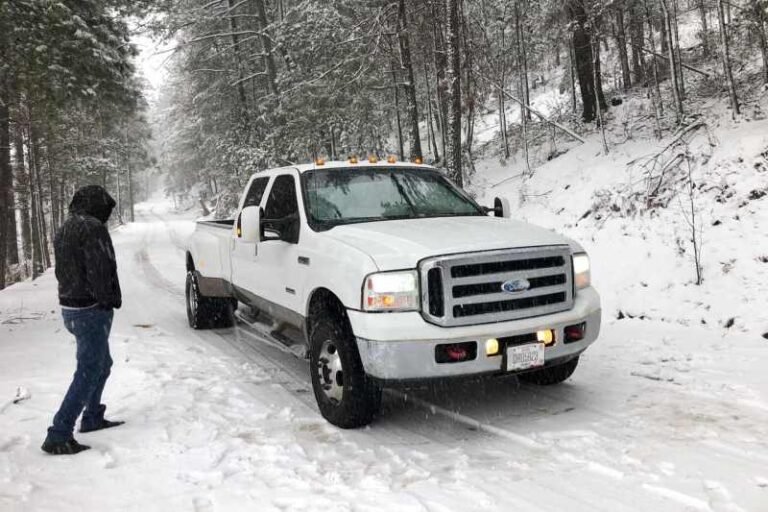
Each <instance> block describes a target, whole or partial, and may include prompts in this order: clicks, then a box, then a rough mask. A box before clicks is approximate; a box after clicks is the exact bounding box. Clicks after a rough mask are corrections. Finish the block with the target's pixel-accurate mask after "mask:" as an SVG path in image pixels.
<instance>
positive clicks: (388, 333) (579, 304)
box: [348, 287, 601, 380]
mask: <svg viewBox="0 0 768 512" xmlns="http://www.w3.org/2000/svg"><path fill="white" fill-rule="evenodd" d="M348 316H349V319H350V323H351V325H352V331H353V332H354V333H355V336H356V338H357V347H358V350H359V352H360V358H361V360H362V363H363V367H364V368H365V371H366V373H367V374H368V375H370V376H372V377H375V378H377V379H381V380H412V379H430V378H440V377H458V376H465V375H476V374H484V373H498V372H501V371H502V369H503V368H502V365H503V364H504V357H503V356H499V355H497V356H486V355H485V340H487V339H489V338H503V337H507V336H517V335H523V334H529V333H533V332H536V331H538V330H542V329H553V330H554V331H555V339H556V342H555V344H554V345H552V346H550V347H547V348H546V349H545V354H544V357H545V361H546V362H548V363H549V362H553V361H557V360H567V359H569V358H571V357H574V356H576V355H578V354H580V353H581V352H583V351H584V350H585V349H586V348H587V347H588V346H589V345H590V344H592V343H593V342H594V341H595V340H596V339H597V336H598V334H599V333H600V318H601V309H600V297H599V295H598V294H597V291H595V289H594V288H591V287H590V288H586V289H584V290H580V291H579V292H578V294H577V295H576V300H575V301H574V306H573V308H572V309H570V310H568V311H563V312H560V313H555V314H551V315H545V316H538V317H534V318H523V319H520V320H512V321H509V322H500V323H495V324H485V325H470V326H464V327H439V326H436V325H433V324H430V323H427V322H426V321H425V320H424V319H423V318H422V316H421V314H420V313H417V312H408V313H362V312H360V311H352V310H350V311H348ZM581 322H586V324H587V330H586V335H585V337H584V338H583V339H582V340H580V341H577V342H573V343H567V344H566V343H563V339H564V335H563V329H564V328H565V327H566V326H568V325H573V324H578V323H581ZM464 341H476V342H477V343H478V350H477V357H476V358H475V359H473V360H471V361H463V362H459V363H437V362H436V361H435V347H436V346H437V345H440V344H444V343H459V342H464Z"/></svg>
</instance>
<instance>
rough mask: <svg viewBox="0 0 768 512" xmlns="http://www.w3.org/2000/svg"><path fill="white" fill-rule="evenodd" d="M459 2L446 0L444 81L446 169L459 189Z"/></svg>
mask: <svg viewBox="0 0 768 512" xmlns="http://www.w3.org/2000/svg"><path fill="white" fill-rule="evenodd" d="M459 1H460V0H446V16H447V20H446V28H447V36H446V39H447V41H448V44H447V48H448V51H447V60H448V68H447V73H446V80H447V83H448V89H449V91H450V102H449V115H448V123H447V124H448V145H449V147H448V148H446V149H447V152H446V159H445V160H446V167H447V169H448V174H449V176H450V177H451V179H452V180H453V181H454V183H456V185H458V186H459V187H463V186H464V175H463V172H462V169H461V159H462V157H461V153H462V151H461V54H460V49H459V42H460V40H459V36H460V30H461V27H460V24H461V18H460V16H459V12H460V11H459Z"/></svg>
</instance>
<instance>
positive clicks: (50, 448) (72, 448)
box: [40, 439, 91, 455]
mask: <svg viewBox="0 0 768 512" xmlns="http://www.w3.org/2000/svg"><path fill="white" fill-rule="evenodd" d="M40 449H42V450H43V451H44V452H45V453H50V454H51V455H75V454H77V453H80V452H84V451H85V450H90V449H91V447H90V446H86V445H84V444H80V443H78V442H77V441H75V440H74V439H70V440H69V441H59V442H53V441H49V440H47V439H46V440H45V442H44V443H43V446H41V447H40Z"/></svg>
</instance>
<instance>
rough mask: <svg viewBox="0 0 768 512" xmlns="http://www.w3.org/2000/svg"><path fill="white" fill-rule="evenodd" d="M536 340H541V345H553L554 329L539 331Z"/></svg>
mask: <svg viewBox="0 0 768 512" xmlns="http://www.w3.org/2000/svg"><path fill="white" fill-rule="evenodd" d="M536 339H537V340H539V343H543V344H544V345H552V344H553V343H554V342H555V332H554V331H553V330H552V329H546V330H544V331H538V332H537V333H536Z"/></svg>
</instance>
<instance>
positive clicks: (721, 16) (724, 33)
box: [717, 0, 741, 118]
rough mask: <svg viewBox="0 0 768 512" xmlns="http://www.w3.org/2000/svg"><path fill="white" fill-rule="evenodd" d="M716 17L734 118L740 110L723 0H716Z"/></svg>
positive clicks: (721, 54)
mask: <svg viewBox="0 0 768 512" xmlns="http://www.w3.org/2000/svg"><path fill="white" fill-rule="evenodd" d="M717 17H718V21H719V22H720V57H721V59H722V62H723V73H724V74H725V81H726V82H727V83H728V96H729V97H730V99H731V109H732V112H731V114H732V115H733V117H734V118H736V116H737V115H739V114H740V113H741V112H740V110H739V99H738V97H737V96H736V84H735V83H734V81H733V71H732V69H731V54H730V48H729V46H728V27H727V26H726V24H725V13H724V10H723V0H717Z"/></svg>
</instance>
